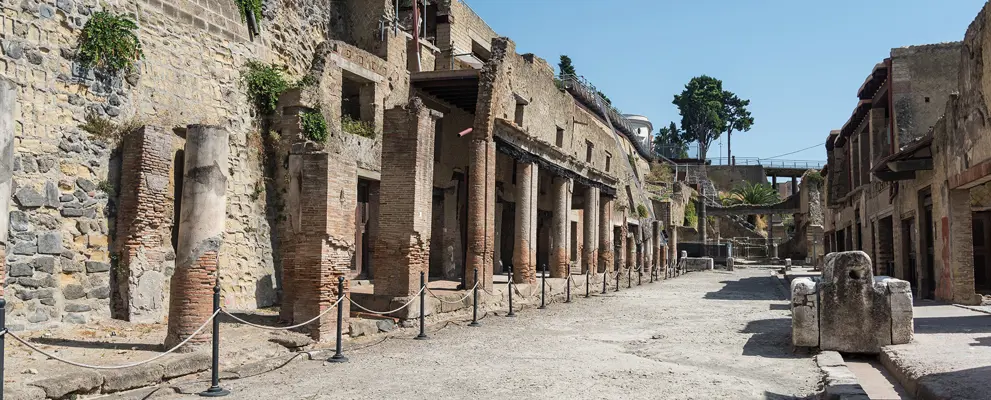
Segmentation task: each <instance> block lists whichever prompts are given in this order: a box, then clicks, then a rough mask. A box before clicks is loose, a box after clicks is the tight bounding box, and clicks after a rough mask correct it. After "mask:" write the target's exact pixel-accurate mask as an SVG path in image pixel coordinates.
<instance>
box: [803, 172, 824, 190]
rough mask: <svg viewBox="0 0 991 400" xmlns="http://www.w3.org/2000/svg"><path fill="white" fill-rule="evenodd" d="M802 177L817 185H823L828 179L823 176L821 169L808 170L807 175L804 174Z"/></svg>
mask: <svg viewBox="0 0 991 400" xmlns="http://www.w3.org/2000/svg"><path fill="white" fill-rule="evenodd" d="M802 179H806V180H808V181H809V183H812V184H813V185H815V186H817V187H822V183H823V182H825V181H826V179H825V178H823V176H822V174H820V173H819V171H814V170H813V171H809V172H806V173H805V176H803V177H802Z"/></svg>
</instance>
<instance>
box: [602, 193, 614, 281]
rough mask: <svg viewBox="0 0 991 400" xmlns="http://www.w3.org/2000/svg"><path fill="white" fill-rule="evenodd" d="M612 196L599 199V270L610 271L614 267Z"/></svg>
mask: <svg viewBox="0 0 991 400" xmlns="http://www.w3.org/2000/svg"><path fill="white" fill-rule="evenodd" d="M612 207H613V198H612V197H602V198H600V199H599V272H611V271H613V270H614V269H615V268H616V265H615V263H614V262H615V255H614V254H613V243H612V235H613V226H612Z"/></svg>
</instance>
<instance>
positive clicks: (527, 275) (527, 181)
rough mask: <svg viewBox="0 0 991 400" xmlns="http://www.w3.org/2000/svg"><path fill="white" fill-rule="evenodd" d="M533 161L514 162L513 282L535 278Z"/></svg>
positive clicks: (535, 232) (535, 220)
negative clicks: (514, 230) (514, 224)
mask: <svg viewBox="0 0 991 400" xmlns="http://www.w3.org/2000/svg"><path fill="white" fill-rule="evenodd" d="M538 169H539V167H538V166H537V165H536V164H533V163H524V162H517V164H516V227H515V229H516V232H515V235H514V240H515V243H514V246H513V282H516V283H534V282H536V281H537V194H538V193H539V192H540V190H539V188H538V187H537V181H538V179H537V170H538Z"/></svg>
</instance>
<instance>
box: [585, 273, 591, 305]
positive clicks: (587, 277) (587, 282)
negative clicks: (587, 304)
mask: <svg viewBox="0 0 991 400" xmlns="http://www.w3.org/2000/svg"><path fill="white" fill-rule="evenodd" d="M591 270H592V269H591V268H586V269H585V298H586V299H587V298H588V297H589V290H591V289H592V287H591V286H592V282H591V281H592V276H591V275H589V273H590V271H591Z"/></svg>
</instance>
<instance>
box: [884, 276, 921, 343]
mask: <svg viewBox="0 0 991 400" xmlns="http://www.w3.org/2000/svg"><path fill="white" fill-rule="evenodd" d="M884 284H885V285H886V286H887V288H888V303H889V305H890V307H891V344H905V343H910V342H911V341H912V339H914V338H915V323H914V322H913V319H914V311H913V308H912V286H911V285H910V284H909V283H908V282H906V281H903V280H900V279H885V280H884Z"/></svg>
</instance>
